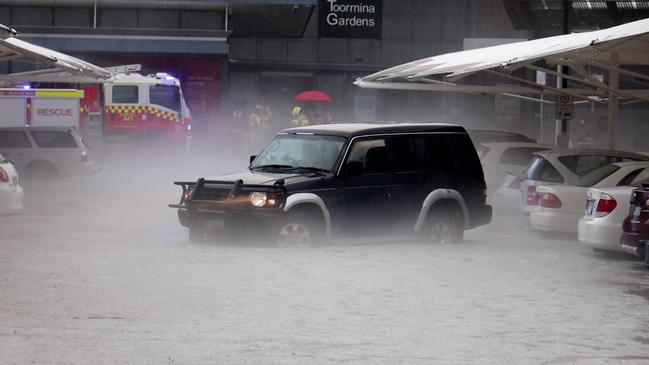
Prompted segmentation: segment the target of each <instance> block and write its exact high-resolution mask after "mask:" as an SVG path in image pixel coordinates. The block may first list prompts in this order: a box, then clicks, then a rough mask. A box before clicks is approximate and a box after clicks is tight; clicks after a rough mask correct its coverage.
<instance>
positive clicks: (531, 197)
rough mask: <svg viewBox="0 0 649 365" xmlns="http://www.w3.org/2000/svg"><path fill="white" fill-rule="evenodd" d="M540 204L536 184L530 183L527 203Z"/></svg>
mask: <svg viewBox="0 0 649 365" xmlns="http://www.w3.org/2000/svg"><path fill="white" fill-rule="evenodd" d="M536 204H538V196H537V195H536V186H535V185H530V186H528V187H527V205H536Z"/></svg>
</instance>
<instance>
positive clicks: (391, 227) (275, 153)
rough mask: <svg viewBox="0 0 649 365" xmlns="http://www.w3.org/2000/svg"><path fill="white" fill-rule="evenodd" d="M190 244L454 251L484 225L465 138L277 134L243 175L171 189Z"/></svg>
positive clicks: (322, 129) (477, 171)
mask: <svg viewBox="0 0 649 365" xmlns="http://www.w3.org/2000/svg"><path fill="white" fill-rule="evenodd" d="M175 184H176V185H180V186H182V189H183V192H182V196H181V199H180V202H179V203H178V204H170V205H169V206H170V207H172V208H178V218H179V220H180V223H181V224H182V225H183V226H185V227H187V228H189V238H190V240H191V241H199V240H203V239H205V237H206V235H207V233H208V232H222V233H223V234H225V233H228V234H230V233H235V234H244V233H254V234H255V235H256V236H261V237H266V238H268V239H270V240H272V241H276V242H277V244H278V245H279V246H293V247H303V246H309V245H311V244H313V243H316V242H322V241H325V240H326V239H328V238H338V237H340V238H342V237H368V236H384V235H395V234H397V235H401V234H404V233H411V234H416V235H418V236H420V237H422V238H423V239H425V240H430V241H436V242H457V241H461V240H462V238H463V234H464V230H465V229H469V228H474V227H477V226H480V225H483V224H487V223H489V222H490V221H491V206H489V205H486V204H485V191H486V186H485V180H484V175H483V172H482V167H481V165H480V161H479V159H478V156H477V153H476V151H475V148H474V147H473V144H472V143H471V140H470V139H469V136H468V134H467V132H466V130H465V129H464V128H463V127H461V126H457V125H451V124H433V123H429V124H424V123H421V124H329V125H314V126H308V127H298V128H291V129H286V130H284V131H282V132H280V133H279V134H278V135H277V136H276V137H275V138H274V139H273V140H272V141H271V142H270V143H269V144H268V145H267V146H266V147H265V148H264V149H263V151H262V152H261V153H260V154H259V155H258V156H251V164H250V166H249V167H248V169H247V170H246V171H244V172H239V173H234V174H228V175H224V176H221V177H219V178H217V179H205V178H200V179H198V180H197V181H195V182H194V181H192V182H187V181H176V182H175Z"/></svg>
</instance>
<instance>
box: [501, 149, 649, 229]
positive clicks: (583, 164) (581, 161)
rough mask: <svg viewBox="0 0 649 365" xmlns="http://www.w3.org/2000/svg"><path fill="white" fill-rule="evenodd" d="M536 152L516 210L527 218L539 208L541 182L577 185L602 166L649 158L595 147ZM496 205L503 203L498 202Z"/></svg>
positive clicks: (648, 157) (524, 179)
mask: <svg viewBox="0 0 649 365" xmlns="http://www.w3.org/2000/svg"><path fill="white" fill-rule="evenodd" d="M535 155H536V157H535V158H534V160H532V162H531V163H530V166H529V167H528V169H527V171H526V173H525V175H524V176H523V177H522V178H521V182H520V189H519V192H520V193H519V195H518V204H517V209H516V211H517V212H518V213H519V214H520V215H522V216H524V217H528V216H529V213H530V212H531V211H532V210H534V209H536V208H537V204H538V201H539V199H538V197H537V195H536V187H537V186H538V185H546V186H548V185H554V184H567V185H574V183H575V182H576V181H577V180H578V179H579V178H580V177H582V176H584V175H586V174H588V173H589V172H591V171H593V170H596V169H598V168H600V167H602V166H606V165H609V164H612V163H615V162H630V161H648V160H649V156H647V155H642V154H639V153H634V152H625V151H611V150H594V149H558V148H557V149H552V150H547V151H541V152H537V153H535ZM501 188H502V187H501ZM499 190H500V188H499ZM498 195H499V196H500V195H505V194H498ZM494 204H499V202H498V201H495V202H494Z"/></svg>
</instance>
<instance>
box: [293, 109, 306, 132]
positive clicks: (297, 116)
mask: <svg viewBox="0 0 649 365" xmlns="http://www.w3.org/2000/svg"><path fill="white" fill-rule="evenodd" d="M291 114H292V115H293V120H291V122H290V124H291V126H292V127H303V126H305V125H309V117H307V115H306V114H304V111H303V110H302V108H300V107H299V106H296V107H294V108H293V110H291Z"/></svg>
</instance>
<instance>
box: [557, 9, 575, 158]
mask: <svg viewBox="0 0 649 365" xmlns="http://www.w3.org/2000/svg"><path fill="white" fill-rule="evenodd" d="M571 7H572V5H571V3H570V1H569V0H563V1H562V8H563V34H569V33H570V8H571ZM566 71H567V70H566V66H563V65H557V73H558V74H559V75H558V76H557V89H563V88H567V87H568V80H567V79H565V78H564V77H562V76H561V75H563V74H567V72H566ZM557 98H558V96H557ZM555 108H559V103H558V102H557V104H556V105H555ZM557 117H559V111H558V110H557ZM555 123H556V124H555V133H554V144H555V145H556V146H557V147H568V146H569V141H570V135H569V134H568V120H567V119H556V121H555Z"/></svg>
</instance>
